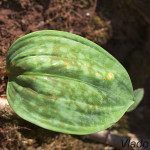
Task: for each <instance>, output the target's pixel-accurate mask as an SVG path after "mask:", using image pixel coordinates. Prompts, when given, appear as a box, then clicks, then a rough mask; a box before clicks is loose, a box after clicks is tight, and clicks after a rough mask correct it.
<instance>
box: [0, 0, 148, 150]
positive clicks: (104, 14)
mask: <svg viewBox="0 0 150 150" xmlns="http://www.w3.org/2000/svg"><path fill="white" fill-rule="evenodd" d="M149 8H150V1H149V0H143V1H140V0H132V1H131V0H123V1H120V0H112V1H106V0H101V1H94V0H76V1H75V0H70V1H67V0H60V1H55V0H45V1H43V0H20V1H18V0H0V62H4V60H5V57H6V54H7V51H8V49H9V47H10V45H11V44H12V43H13V42H14V41H15V40H16V39H17V38H19V37H21V36H23V35H25V34H27V33H30V32H33V31H37V30H44V29H51V30H52V29H55V30H63V31H68V32H72V33H76V34H79V35H81V36H83V37H86V38H88V39H90V40H92V41H94V42H96V43H97V44H99V45H101V46H102V47H104V48H105V49H106V50H107V51H108V52H110V53H111V54H112V55H113V56H114V57H116V58H117V59H118V60H119V61H120V62H121V63H122V64H123V65H124V66H125V68H126V69H127V71H128V72H129V75H130V77H131V80H132V82H133V85H134V88H139V87H144V89H145V96H144V99H143V101H142V103H141V104H140V106H139V107H138V108H137V109H136V110H135V111H133V112H131V113H127V114H126V115H125V116H124V117H123V118H122V119H121V120H120V121H119V122H118V123H116V124H115V125H114V126H113V128H112V130H114V131H116V130H118V132H119V134H127V132H132V133H135V134H137V135H139V136H140V137H141V138H150V137H149V133H150V109H149V105H150V101H149V98H150V68H149V64H150V59H149V58H150V13H149ZM1 65H2V64H0V68H1V69H2V66H1ZM6 84H7V77H6V76H3V77H1V78H0V96H5V95H6V86H7V85H6ZM37 133H40V134H37ZM29 134H30V135H29ZM104 147H105V146H104V145H101V144H96V143H92V142H90V141H84V140H80V139H78V138H77V137H75V136H71V135H66V134H60V133H55V132H50V131H47V130H44V129H41V128H39V127H37V126H34V125H32V124H30V123H28V122H26V121H24V120H22V119H20V118H18V119H16V120H11V119H10V118H7V117H6V116H3V115H0V149H1V148H2V149H39V150H40V149H42V148H43V149H57V150H59V149H65V150H67V149H68V150H70V149H74V150H76V149H79V150H80V149H86V150H91V149H97V150H98V149H104Z"/></svg>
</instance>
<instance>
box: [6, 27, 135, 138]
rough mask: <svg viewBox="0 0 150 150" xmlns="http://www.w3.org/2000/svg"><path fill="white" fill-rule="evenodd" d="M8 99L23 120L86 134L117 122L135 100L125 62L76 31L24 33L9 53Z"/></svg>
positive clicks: (54, 128) (49, 127) (62, 130)
mask: <svg viewBox="0 0 150 150" xmlns="http://www.w3.org/2000/svg"><path fill="white" fill-rule="evenodd" d="M7 72H8V75H9V81H8V86H7V98H8V102H9V104H10V106H11V107H12V109H13V110H14V111H15V112H16V113H17V114H18V115H19V116H20V117H22V118H23V119H25V120H27V121H29V122H32V123H34V124H36V125H38V126H41V127H43V128H46V129H50V130H53V131H58V132H64V133H69V134H79V135H82V134H90V133H94V132H98V131H101V130H104V129H106V128H108V127H110V126H111V125H113V124H114V123H115V122H117V121H118V120H119V119H120V118H121V117H122V115H123V114H124V113H125V112H126V111H127V109H128V108H129V107H130V106H131V105H132V103H133V88H132V84H131V81H130V78H129V76H128V73H127V72H126V70H125V69H124V68H123V66H122V65H121V64H120V63H119V62H118V61H117V60H116V59H115V58H114V57H113V56H111V55H110V54H109V53H108V52H106V51H105V50H104V49H103V48H101V47H100V46H98V45H97V44H95V43H93V42H91V41H89V40H87V39H85V38H82V37H80V36H78V35H75V34H71V33H67V32H62V31H55V30H44V31H37V32H33V33H30V34H28V35H25V36H23V37H21V38H20V39H18V40H17V41H16V42H14V44H13V45H12V46H11V47H10V50H9V51H8V54H7Z"/></svg>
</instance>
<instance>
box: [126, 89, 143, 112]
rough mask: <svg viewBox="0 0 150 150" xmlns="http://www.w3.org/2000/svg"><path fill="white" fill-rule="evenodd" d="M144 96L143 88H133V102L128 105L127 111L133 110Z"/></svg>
mask: <svg viewBox="0 0 150 150" xmlns="http://www.w3.org/2000/svg"><path fill="white" fill-rule="evenodd" d="M143 96H144V89H143V88H138V89H136V90H134V99H133V100H134V103H133V104H132V105H131V106H130V107H129V109H128V111H127V112H130V111H133V110H134V109H135V108H136V107H137V106H138V105H139V103H140V102H141V101H142V99H143Z"/></svg>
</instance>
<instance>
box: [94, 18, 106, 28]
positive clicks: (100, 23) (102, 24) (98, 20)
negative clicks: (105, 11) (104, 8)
mask: <svg viewBox="0 0 150 150" xmlns="http://www.w3.org/2000/svg"><path fill="white" fill-rule="evenodd" d="M93 21H94V25H95V27H96V28H103V27H105V26H106V24H105V22H104V21H102V19H101V18H100V17H99V16H94V19H93Z"/></svg>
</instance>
